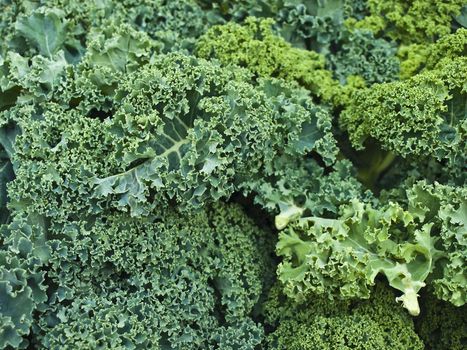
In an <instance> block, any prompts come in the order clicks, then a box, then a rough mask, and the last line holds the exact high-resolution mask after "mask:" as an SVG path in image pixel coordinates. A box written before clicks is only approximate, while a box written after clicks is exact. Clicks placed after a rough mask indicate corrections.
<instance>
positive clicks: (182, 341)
mask: <svg viewBox="0 0 467 350" xmlns="http://www.w3.org/2000/svg"><path fill="white" fill-rule="evenodd" d="M46 220H47V221H49V222H50V224H49V225H48V227H47V239H48V241H47V247H50V256H49V257H48V259H47V262H46V263H47V265H46V266H47V267H46V268H47V277H48V279H47V286H48V294H49V295H50V296H49V299H48V302H47V307H46V308H45V309H41V310H39V311H40V313H39V314H38V320H37V321H36V322H35V327H34V328H33V329H32V332H33V336H32V339H33V341H34V343H36V344H37V346H38V347H48V348H56V347H60V348H63V349H73V348H75V347H76V346H77V345H78V346H80V347H84V348H94V347H99V346H102V347H108V348H109V347H110V348H120V347H131V348H136V349H147V348H160V347H170V348H172V349H186V348H187V347H190V348H192V349H206V348H211V347H223V348H225V349H237V348H238V349H253V348H254V347H255V346H256V345H258V344H260V343H261V342H262V339H263V334H264V331H263V328H262V326H261V324H260V323H258V322H257V320H256V316H255V315H256V309H257V304H258V303H259V302H260V298H261V297H262V295H263V294H264V288H265V287H266V286H267V284H268V283H269V282H268V280H269V279H271V275H272V268H271V267H272V266H271V262H270V258H269V256H270V253H271V250H272V246H271V243H270V233H269V232H267V231H264V230H262V229H260V228H258V227H257V226H256V225H255V224H254V223H253V222H252V220H251V219H250V218H248V217H247V216H246V214H245V213H244V212H243V210H242V209H241V208H240V207H239V206H237V205H226V204H216V205H214V206H212V207H209V208H205V209H203V210H201V211H198V212H196V213H184V214H180V213H179V212H177V211H176V210H174V209H169V210H162V211H160V212H158V213H157V215H153V216H151V217H147V218H144V219H141V218H138V219H134V218H131V217H129V216H128V215H126V214H122V213H114V214H111V213H105V214H102V215H97V216H86V215H84V214H83V215H81V216H80V217H79V218H75V219H74V220H71V219H70V220H68V221H67V222H64V223H63V222H61V216H60V215H54V216H49V217H47V218H46ZM238 252H242V254H241V256H240V255H238ZM0 313H1V310H0ZM103 329H105V330H106V331H105V332H102V330H103Z"/></svg>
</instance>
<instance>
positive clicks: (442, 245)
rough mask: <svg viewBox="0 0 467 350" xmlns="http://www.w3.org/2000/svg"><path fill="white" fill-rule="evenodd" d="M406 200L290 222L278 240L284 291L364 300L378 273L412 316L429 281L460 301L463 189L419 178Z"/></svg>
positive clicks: (298, 296)
mask: <svg viewBox="0 0 467 350" xmlns="http://www.w3.org/2000/svg"><path fill="white" fill-rule="evenodd" d="M431 192H433V193H435V194H431ZM407 198H408V203H409V205H408V208H407V209H405V210H404V209H403V208H402V207H401V206H399V205H398V204H394V203H390V204H389V205H386V206H384V207H382V208H376V209H375V208H372V207H371V206H370V205H368V204H367V205H364V204H362V203H360V202H358V201H355V200H354V201H352V204H351V205H349V206H343V207H342V213H341V216H340V218H339V219H337V220H334V219H325V218H320V217H309V218H303V219H300V220H299V221H298V222H297V223H295V224H293V225H291V226H288V227H287V228H286V229H285V230H284V231H282V232H281V233H280V235H279V242H278V244H277V253H278V254H279V255H280V256H282V257H283V258H284V261H283V262H282V263H281V264H280V265H279V268H278V274H279V278H280V280H281V281H282V282H283V283H284V286H285V291H286V293H287V294H288V295H290V296H292V297H294V298H296V299H298V300H303V299H304V298H307V297H309V296H310V295H311V294H312V293H318V294H325V295H327V296H328V297H329V298H333V297H338V298H343V299H345V298H353V297H359V298H368V297H369V295H370V288H369V287H370V286H371V285H373V284H374V280H375V278H376V277H377V275H379V274H382V275H384V276H385V277H386V278H387V280H388V282H389V284H390V285H391V286H392V287H394V288H396V289H398V290H400V291H402V292H403V295H402V296H400V297H399V298H398V300H399V301H402V303H403V306H404V307H405V308H407V309H408V311H409V312H410V313H411V314H412V315H418V314H419V313H420V308H419V304H418V294H417V293H418V291H419V290H420V289H421V288H422V287H424V286H425V285H426V284H427V283H430V284H431V285H433V286H434V288H435V290H436V292H437V295H438V296H439V297H440V298H442V299H445V300H449V301H450V302H452V303H453V304H454V305H463V304H464V303H465V302H466V294H465V293H466V291H465V285H466V284H465V254H464V252H465V242H464V241H465V237H464V238H463V233H462V232H464V233H465V222H464V221H465V220H464V216H465V209H466V208H465V203H464V201H463V198H465V194H464V193H463V192H461V193H456V194H455V193H454V189H452V188H449V187H447V186H442V185H436V186H431V187H430V186H428V185H426V184H424V183H418V184H417V185H415V186H414V187H413V188H412V189H411V190H410V191H408V193H407ZM463 256H464V257H463Z"/></svg>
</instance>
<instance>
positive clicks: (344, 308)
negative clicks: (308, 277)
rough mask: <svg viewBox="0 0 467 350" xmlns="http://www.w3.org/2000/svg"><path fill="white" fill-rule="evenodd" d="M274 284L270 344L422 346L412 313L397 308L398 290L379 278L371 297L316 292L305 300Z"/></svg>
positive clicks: (296, 348)
mask: <svg viewBox="0 0 467 350" xmlns="http://www.w3.org/2000/svg"><path fill="white" fill-rule="evenodd" d="M280 288H281V286H280V285H277V286H275V287H274V288H273V289H272V290H271V292H270V294H269V299H268V300H267V302H266V303H265V307H264V308H265V310H264V311H265V312H264V313H265V316H266V323H267V324H269V325H271V326H272V327H274V328H273V329H274V331H273V332H271V333H270V334H269V335H268V338H267V341H268V345H269V348H273V349H283V350H286V349H287V350H308V349H309V350H313V349H324V350H328V349H329V350H330V349H336V348H338V349H345V350H351V349H368V350H373V349H385V350H386V349H387V350H390V349H398V350H399V349H400V350H402V349H404V350H405V349H412V350H421V349H423V348H424V346H423V343H422V341H421V340H420V338H419V336H418V335H417V334H416V333H415V330H414V324H413V321H412V319H411V317H410V316H409V315H407V314H406V313H404V312H403V310H402V309H399V310H398V309H397V304H396V302H395V301H394V293H393V291H391V290H389V288H388V287H385V286H384V285H383V284H382V283H378V284H377V285H376V286H375V287H374V288H373V290H372V296H371V298H370V299H369V300H364V301H363V300H359V301H333V302H332V303H331V302H329V300H328V299H327V298H326V297H323V296H319V295H314V296H313V297H312V298H310V299H309V300H308V301H307V302H302V303H296V302H294V301H292V300H291V299H287V297H286V296H285V295H283V294H282V293H281V291H280Z"/></svg>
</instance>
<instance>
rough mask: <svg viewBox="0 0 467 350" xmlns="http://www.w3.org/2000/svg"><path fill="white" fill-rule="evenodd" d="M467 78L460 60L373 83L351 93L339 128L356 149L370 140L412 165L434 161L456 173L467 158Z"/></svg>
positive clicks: (466, 68) (466, 62)
mask: <svg viewBox="0 0 467 350" xmlns="http://www.w3.org/2000/svg"><path fill="white" fill-rule="evenodd" d="M466 74H467V60H466V59H465V58H464V57H459V58H455V59H452V60H444V61H442V62H441V63H439V64H438V66H437V67H436V69H434V70H427V71H424V72H422V73H420V74H418V75H416V76H414V77H412V78H410V79H408V80H405V81H401V82H392V83H385V84H374V85H373V86H371V87H370V88H368V89H363V90H360V91H357V92H356V93H355V95H354V96H353V98H352V102H351V103H350V104H349V106H348V108H347V109H346V110H345V111H344V112H343V113H342V114H341V124H342V126H343V127H344V128H345V129H346V130H347V131H348V132H349V137H350V140H351V142H352V144H353V145H354V146H355V147H356V148H357V149H363V148H364V145H365V141H367V140H371V139H374V140H376V142H378V143H379V144H380V145H381V147H382V148H383V149H386V150H389V151H391V152H393V153H395V154H398V155H400V156H402V157H404V158H409V159H411V160H412V161H413V162H416V163H424V162H426V161H427V160H429V159H436V160H438V161H444V162H446V163H447V164H446V171H451V170H452V171H453V172H456V169H462V167H463V165H465V162H466V158H465V155H466V154H467V152H466V151H467V143H466V130H467V129H466V125H467V109H466V108H467V105H466V101H467V93H466V90H465V76H466Z"/></svg>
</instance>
